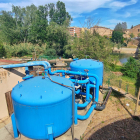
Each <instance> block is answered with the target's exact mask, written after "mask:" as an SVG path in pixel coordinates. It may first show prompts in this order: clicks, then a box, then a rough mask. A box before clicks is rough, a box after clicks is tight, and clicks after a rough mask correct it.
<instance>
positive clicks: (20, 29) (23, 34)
mask: <svg viewBox="0 0 140 140" xmlns="http://www.w3.org/2000/svg"><path fill="white" fill-rule="evenodd" d="M71 20H72V18H71V16H70V15H69V13H68V12H66V8H65V4H64V3H63V2H60V1H58V2H57V4H56V8H55V4H53V3H51V4H48V5H44V6H38V7H36V6H35V5H34V4H32V5H30V6H26V7H23V8H22V7H20V6H14V5H13V6H12V11H11V12H7V11H1V12H0V40H3V41H4V42H7V43H10V44H11V45H13V44H15V43H22V42H24V43H26V42H32V43H36V44H39V45H41V44H42V43H45V42H46V34H47V31H46V27H47V26H48V24H49V23H50V22H55V23H57V24H58V25H65V26H66V27H68V26H69V24H70V21H71Z"/></svg>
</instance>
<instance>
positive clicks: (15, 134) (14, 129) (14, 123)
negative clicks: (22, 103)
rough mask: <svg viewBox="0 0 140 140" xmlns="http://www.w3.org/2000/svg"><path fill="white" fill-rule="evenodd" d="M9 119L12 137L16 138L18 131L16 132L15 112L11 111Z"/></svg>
mask: <svg viewBox="0 0 140 140" xmlns="http://www.w3.org/2000/svg"><path fill="white" fill-rule="evenodd" d="M11 120H12V126H13V132H14V138H18V136H19V133H18V130H17V126H16V120H15V114H14V113H12V115H11Z"/></svg>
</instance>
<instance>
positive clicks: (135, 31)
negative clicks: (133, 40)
mask: <svg viewBox="0 0 140 140" xmlns="http://www.w3.org/2000/svg"><path fill="white" fill-rule="evenodd" d="M131 33H133V34H134V36H135V37H138V34H139V33H140V24H139V25H136V26H134V27H133V28H132V29H127V30H126V31H125V36H126V37H127V38H129V37H130V34H131Z"/></svg>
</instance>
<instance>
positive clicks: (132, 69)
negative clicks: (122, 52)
mask: <svg viewBox="0 0 140 140" xmlns="http://www.w3.org/2000/svg"><path fill="white" fill-rule="evenodd" d="M139 68H140V66H139V65H138V62H137V61H136V60H135V59H134V58H133V57H130V58H129V59H128V62H127V63H125V64H124V65H123V68H122V72H123V74H124V75H126V76H128V77H130V78H137V76H138V74H139Z"/></svg>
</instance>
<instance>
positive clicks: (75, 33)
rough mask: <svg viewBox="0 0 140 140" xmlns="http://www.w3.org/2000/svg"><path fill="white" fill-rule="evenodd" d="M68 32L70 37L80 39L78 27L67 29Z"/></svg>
mask: <svg viewBox="0 0 140 140" xmlns="http://www.w3.org/2000/svg"><path fill="white" fill-rule="evenodd" d="M68 30H69V32H70V35H71V36H77V37H80V34H81V28H80V27H75V26H74V27H69V28H68Z"/></svg>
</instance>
